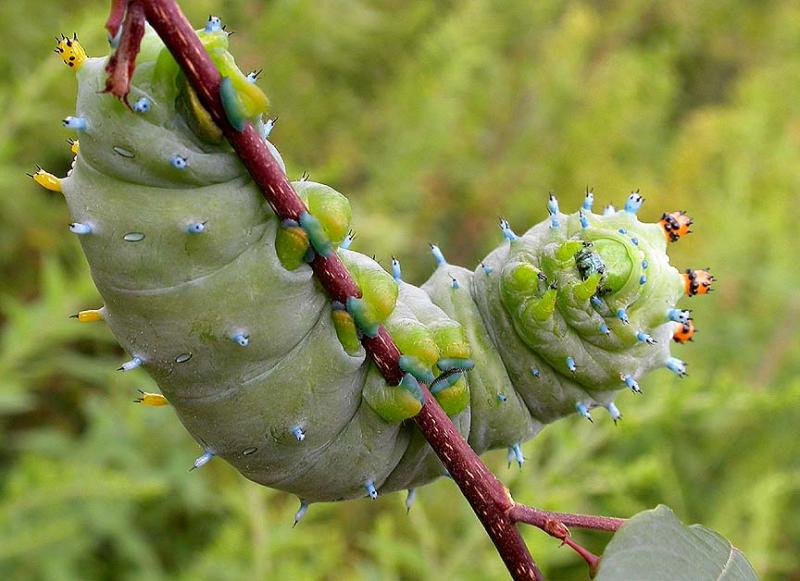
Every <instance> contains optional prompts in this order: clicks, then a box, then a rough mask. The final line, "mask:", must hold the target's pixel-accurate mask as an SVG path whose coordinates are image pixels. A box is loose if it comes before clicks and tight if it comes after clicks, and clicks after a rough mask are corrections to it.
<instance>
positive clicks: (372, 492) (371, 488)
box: [364, 480, 378, 500]
mask: <svg viewBox="0 0 800 581" xmlns="http://www.w3.org/2000/svg"><path fill="white" fill-rule="evenodd" d="M364 488H365V489H366V491H367V494H369V497H370V498H371V499H372V500H375V499H376V498H378V491H377V490H376V489H375V483H374V482H373V481H372V480H367V482H366V483H365V484H364Z"/></svg>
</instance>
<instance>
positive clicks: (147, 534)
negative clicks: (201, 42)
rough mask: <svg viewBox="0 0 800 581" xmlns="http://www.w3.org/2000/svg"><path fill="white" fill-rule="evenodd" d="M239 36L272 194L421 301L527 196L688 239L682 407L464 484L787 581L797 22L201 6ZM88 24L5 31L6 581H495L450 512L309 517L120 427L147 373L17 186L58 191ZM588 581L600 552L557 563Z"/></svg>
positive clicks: (51, 20)
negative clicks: (692, 324) (682, 220)
mask: <svg viewBox="0 0 800 581" xmlns="http://www.w3.org/2000/svg"><path fill="white" fill-rule="evenodd" d="M183 4H184V8H185V9H186V11H187V13H188V14H189V15H190V17H191V18H192V20H193V22H195V23H196V24H197V26H198V27H199V26H200V25H201V24H202V23H203V22H204V21H205V19H206V18H207V16H208V14H209V13H212V12H213V13H215V14H218V15H220V16H221V17H222V18H223V19H224V21H225V22H226V23H227V24H228V26H229V29H232V30H235V31H236V35H235V36H234V37H233V38H232V43H233V47H234V52H235V53H236V54H237V55H238V58H239V61H240V64H241V65H242V67H243V68H245V69H251V68H252V69H254V68H261V67H263V68H264V70H265V72H264V75H263V76H262V80H261V85H262V86H263V87H264V88H265V89H266V90H267V92H268V93H269V95H270V96H271V98H272V103H273V107H274V113H276V114H279V115H280V122H279V123H278V125H277V128H276V130H275V132H274V133H273V138H274V141H275V143H276V144H277V146H278V147H279V148H280V149H281V151H282V153H283V155H284V157H285V158H286V160H287V162H288V166H289V172H290V174H291V175H292V176H293V177H299V176H300V175H301V174H302V173H303V172H306V171H307V172H309V173H310V174H311V177H312V179H315V180H319V181H324V182H326V183H329V184H331V185H332V186H334V187H336V188H337V189H339V190H341V191H342V192H344V193H346V194H347V195H349V196H350V199H351V201H352V204H353V207H354V214H355V228H356V230H357V233H358V239H357V241H356V243H355V245H354V248H355V249H357V250H360V251H362V252H365V253H367V254H373V253H374V254H375V255H376V257H377V258H378V259H379V260H380V261H381V262H382V263H383V264H384V265H388V261H389V258H390V256H391V255H392V254H394V255H396V256H398V257H399V258H400V259H401V260H402V261H403V266H404V272H405V273H406V274H407V278H408V279H410V280H414V281H416V282H421V281H422V280H424V278H425V277H426V276H427V273H428V272H430V270H431V267H432V260H431V258H430V256H429V254H428V252H427V243H428V242H429V241H433V242H436V243H438V244H439V245H440V246H441V247H442V248H443V249H444V250H445V252H446V254H447V255H448V258H449V259H450V261H451V262H455V263H461V264H467V265H474V264H476V263H477V262H478V261H479V260H480V258H481V257H482V256H483V255H484V254H485V253H486V252H488V251H489V250H490V249H491V248H492V247H494V246H495V245H496V244H498V242H499V241H500V233H499V231H498V229H497V227H496V224H497V218H498V216H501V215H502V216H505V217H507V218H509V219H510V220H511V222H512V224H513V226H514V227H515V228H516V229H517V230H523V229H525V228H526V227H527V226H529V225H532V224H534V223H536V222H538V221H540V220H542V219H544V218H545V216H546V210H545V201H546V195H547V192H548V191H550V190H554V191H556V192H557V193H558V196H559V200H560V202H561V206H562V208H564V209H570V208H576V207H577V206H578V204H579V203H580V200H581V199H582V196H583V191H584V189H585V188H586V186H587V185H589V186H592V187H593V188H594V191H595V193H596V198H597V203H598V205H600V206H602V205H605V204H606V203H609V202H616V203H620V202H621V201H622V200H624V197H625V196H626V195H627V194H628V193H629V192H630V191H631V190H632V189H634V188H640V189H641V191H642V193H643V194H644V195H645V197H646V199H647V201H646V204H645V206H644V208H643V210H642V211H641V213H640V216H641V217H642V218H643V219H646V220H650V221H656V220H658V219H659V218H660V216H661V212H662V211H665V210H675V209H685V210H687V211H689V212H690V213H691V215H693V216H694V218H695V223H696V224H695V228H694V229H695V233H693V234H692V235H691V236H689V237H688V238H687V239H684V240H682V241H681V242H679V243H678V244H675V245H673V246H672V247H671V249H670V250H671V255H672V259H673V262H674V263H675V264H676V265H677V266H678V267H679V268H685V267H688V266H695V267H705V266H708V265H710V266H711V267H712V271H713V272H714V274H715V275H716V276H717V277H718V279H719V283H718V285H717V287H716V292H715V293H713V294H712V295H711V296H709V297H695V298H693V299H687V300H686V301H685V305H686V306H687V307H690V308H694V309H695V321H696V324H697V326H698V328H699V333H698V334H697V337H696V340H695V342H694V343H693V344H689V345H687V346H677V347H676V348H675V351H676V352H677V355H678V356H679V357H681V358H683V359H685V360H686V361H688V363H689V365H690V373H691V375H690V377H689V378H687V379H684V380H682V381H679V380H678V379H677V378H675V377H674V376H673V375H672V374H670V373H669V372H668V371H663V372H657V373H654V374H653V375H652V376H650V377H649V378H647V379H646V380H645V381H644V382H643V384H642V386H643V389H644V396H643V397H635V396H633V395H632V394H623V395H621V396H620V398H619V399H618V404H619V405H620V407H621V408H622V410H623V413H624V414H625V417H624V420H623V422H622V423H621V425H619V426H616V427H615V426H614V425H613V424H612V422H611V421H610V420H609V419H608V418H607V417H606V416H602V415H601V414H597V416H598V418H597V421H596V423H595V424H594V425H590V424H589V423H588V422H585V421H584V420H582V419H581V418H579V417H577V416H576V417H574V418H568V419H565V420H562V421H561V422H559V423H557V424H555V425H553V426H551V427H549V428H548V429H546V430H545V432H544V433H543V434H541V435H540V436H539V437H538V438H536V439H535V440H534V441H532V442H529V443H527V444H526V445H525V446H524V451H525V455H526V457H527V462H526V463H525V466H524V468H523V469H522V470H519V469H517V468H516V467H512V468H508V467H507V466H506V463H505V453H504V452H496V453H491V454H488V455H487V461H488V462H489V463H490V465H491V467H492V468H493V469H495V471H496V473H497V474H498V475H499V476H500V477H501V478H502V479H503V480H504V481H505V482H506V483H507V484H508V486H509V487H510V489H511V490H512V492H513V493H514V495H515V496H516V498H517V499H519V500H521V501H525V502H528V503H533V504H535V505H537V506H541V507H545V508H549V509H553V510H563V511H575V512H577V511H583V512H591V513H602V514H614V515H620V516H627V515H632V514H634V513H636V512H638V511H640V510H643V509H645V508H650V507H653V506H655V505H656V504H658V503H662V502H663V503H666V504H669V505H670V506H671V507H672V508H673V509H674V510H675V511H676V512H677V514H678V515H679V516H680V517H681V518H682V519H683V520H684V521H685V522H701V523H704V524H705V525H707V526H709V527H712V528H714V529H716V530H718V531H719V532H721V533H722V534H723V535H725V536H726V537H728V538H729V539H731V540H732V541H733V542H734V543H735V544H736V545H737V546H738V547H740V548H741V549H742V550H743V551H744V552H745V553H746V554H747V555H748V556H749V558H750V559H751V560H752V562H753V564H754V565H755V567H756V568H757V570H758V571H759V572H760V574H761V575H762V576H763V577H764V579H800V564H799V563H800V560H799V559H798V557H797V555H798V554H800V516H798V515H800V510H799V509H800V437H798V435H799V434H798V425H800V408H799V404H800V378H799V374H798V372H800V335H799V334H798V332H797V329H798V325H800V294H799V293H798V288H800V274H798V256H800V254H799V251H798V229H797V224H798V222H799V221H800V98H799V97H800V96H799V95H798V90H799V89H800V4H798V3H797V2H794V1H792V0H775V1H769V0H763V1H758V2H756V1H745V0H694V1H692V2H685V1H683V0H662V1H660V2H657V3H655V2H647V1H644V0H629V1H617V2H609V1H599V0H598V1H594V2H592V1H588V0H585V1H574V2H569V1H557V0H538V1H536V2H533V1H530V0H524V1H523V0H504V1H502V2H496V1H494V0H459V1H448V0H435V1H433V0H372V1H356V0H340V1H337V2H312V1H308V0H275V1H269V2H256V1H254V0H235V1H234V0H226V1H223V0H192V1H191V2H188V1H186V2H183ZM107 5H108V2H106V1H100V0H91V1H89V0H86V1H83V2H79V3H69V2H54V1H45V0H28V1H26V2H2V3H0V44H1V45H2V50H0V71H1V72H2V74H1V75H0V108H2V111H4V115H3V119H2V123H0V223H1V227H0V276H1V277H2V279H1V280H0V443H1V444H2V445H1V446H0V578H3V579H9V580H17V579H25V580H27V579H36V580H38V579H43V580H62V579H63V580H72V579H89V580H94V579H126V580H127V579H130V580H151V579H152V580H156V579H192V580H195V579H214V580H225V579H232V580H234V579H235V580H239V579H365V580H373V579H376V580H377V579H481V580H485V579H505V578H507V577H506V573H505V571H504V569H503V566H502V565H501V563H500V560H499V559H498V558H497V556H496V554H495V553H494V550H493V548H492V547H491V545H490V543H489V541H488V539H487V538H486V536H485V534H484V532H483V530H482V529H481V527H480V526H479V524H478V522H477V521H476V520H475V518H474V517H473V515H472V514H471V512H470V509H469V507H468V505H467V504H466V502H465V501H464V500H463V499H462V497H461V496H460V495H459V493H458V490H457V489H456V487H455V485H454V484H453V483H452V482H451V481H449V480H447V479H442V480H441V481H439V482H437V483H435V484H433V485H431V486H428V487H426V488H425V489H423V490H421V491H420V494H419V495H418V501H417V503H416V505H415V506H414V508H413V510H412V511H411V512H410V514H409V515H406V514H405V508H404V506H403V500H404V499H403V497H402V496H401V495H397V494H394V495H386V496H383V497H381V498H380V499H379V500H377V501H376V502H370V501H369V500H362V501H355V502H349V503H346V504H329V505H318V506H313V507H312V510H311V511H310V513H309V514H308V516H307V517H306V519H305V520H304V521H303V522H302V524H301V525H300V526H298V527H297V528H295V529H293V528H292V526H291V524H292V520H293V514H294V512H295V510H296V509H297V501H296V499H294V498H292V497H289V496H288V495H285V494H283V493H279V492H274V491H271V490H267V489H265V488H261V487H259V486H257V485H255V484H252V483H250V482H248V481H246V480H245V479H244V478H242V477H240V476H239V475H238V474H237V473H236V472H235V471H234V470H233V469H232V468H230V467H229V466H227V465H226V464H225V463H223V462H212V463H211V464H210V465H208V466H207V467H205V468H204V469H203V470H200V471H196V472H192V473H189V472H188V471H187V468H188V467H189V466H190V465H191V462H192V460H193V459H194V458H195V457H196V456H197V455H198V453H199V448H198V447H197V445H196V444H195V443H194V442H193V441H192V440H191V438H190V437H189V436H188V434H187V433H186V432H185V431H184V430H183V429H182V428H181V426H180V425H179V423H178V421H177V420H176V418H175V416H174V414H173V412H172V411H171V410H170V409H169V408H160V409H152V408H143V407H141V406H137V405H134V404H133V403H131V401H132V400H133V399H134V397H135V396H136V389H137V388H143V389H150V390H154V389H155V386H154V385H153V383H152V382H151V381H150V380H149V379H148V377H147V376H146V374H145V373H144V372H135V373H131V374H125V375H121V374H118V373H114V371H113V370H114V369H115V368H116V367H117V366H118V364H119V362H120V361H122V360H123V359H124V358H125V354H124V353H123V352H122V351H121V350H120V348H119V347H118V346H117V345H116V343H115V341H114V339H113V337H112V336H111V335H110V333H109V332H108V330H107V329H105V328H104V326H103V325H102V324H99V325H94V326H93V325H79V324H77V323H75V322H74V321H72V320H70V319H68V316H69V315H70V314H72V313H74V312H76V311H77V310H79V309H81V308H92V307H96V306H98V305H99V304H100V303H99V296H98V295H97V293H96V291H95V290H94V287H93V285H92V283H91V280H90V277H89V273H88V268H87V265H86V263H85V260H84V258H83V256H82V254H81V253H80V251H79V247H78V244H77V243H76V241H75V239H74V237H73V236H72V235H71V234H70V233H69V232H68V230H67V228H66V224H67V223H68V222H69V221H70V219H69V216H68V213H67V211H66V208H65V205H64V203H63V202H62V200H61V199H60V195H59V194H53V193H50V192H46V191H43V190H42V189H39V188H38V187H36V186H35V184H33V183H32V182H31V180H30V179H28V178H27V177H26V176H25V172H26V171H32V170H33V169H34V164H35V163H40V164H41V165H43V166H44V167H45V168H47V169H48V170H50V171H52V172H54V173H56V174H59V175H64V174H65V172H66V170H67V169H68V167H69V163H70V155H69V152H68V148H67V145H66V144H65V142H64V141H65V139H66V138H67V137H70V136H71V135H70V133H68V132H67V131H66V130H64V129H63V128H61V125H60V120H61V119H62V118H63V117H64V116H66V115H69V114H72V113H73V107H74V86H75V83H74V80H73V78H72V75H71V74H70V72H69V70H68V69H66V68H65V67H64V66H63V64H62V63H61V62H60V59H58V58H57V56H56V55H54V54H53V53H52V49H53V47H54V40H53V36H54V35H55V34H57V33H60V32H65V33H72V32H73V31H77V32H78V33H79V35H80V37H81V40H82V41H83V42H84V44H85V46H86V47H87V50H88V52H89V53H90V54H95V55H97V54H104V53H105V52H106V51H107V44H106V41H105V32H104V30H103V28H102V23H103V21H104V19H105V16H106V11H107ZM576 535H577V537H578V538H579V540H581V541H582V542H584V543H585V544H587V545H588V546H590V547H591V548H593V549H594V550H595V551H602V547H603V546H604V543H605V542H607V539H608V536H606V535H603V534H590V533H584V532H576ZM526 538H527V539H528V541H529V544H530V547H531V550H532V552H533V553H534V555H535V556H536V557H537V559H538V560H539V562H540V564H541V565H542V567H543V569H544V571H545V572H546V574H547V576H548V578H550V579H568V580H569V579H586V570H585V566H584V565H583V564H582V562H580V560H579V559H578V558H577V557H576V556H575V555H574V554H572V553H571V552H570V550H569V549H568V548H559V546H558V543H557V542H556V541H554V540H553V539H550V538H548V537H546V536H545V535H543V534H542V533H540V532H538V531H537V530H529V531H526Z"/></svg>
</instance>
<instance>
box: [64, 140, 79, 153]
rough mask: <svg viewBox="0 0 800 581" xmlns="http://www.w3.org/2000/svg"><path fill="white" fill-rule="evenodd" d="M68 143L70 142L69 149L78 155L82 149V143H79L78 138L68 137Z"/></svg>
mask: <svg viewBox="0 0 800 581" xmlns="http://www.w3.org/2000/svg"><path fill="white" fill-rule="evenodd" d="M67 143H69V150H70V151H71V152H72V155H78V152H79V151H80V149H81V146H80V143H78V140H77V139H67Z"/></svg>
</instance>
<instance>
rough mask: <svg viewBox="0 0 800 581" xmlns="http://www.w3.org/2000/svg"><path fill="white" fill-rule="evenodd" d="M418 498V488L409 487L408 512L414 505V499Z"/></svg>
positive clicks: (407, 497) (407, 496)
mask: <svg viewBox="0 0 800 581" xmlns="http://www.w3.org/2000/svg"><path fill="white" fill-rule="evenodd" d="M416 498H417V489H416V488H409V489H408V494H406V513H408V511H410V510H411V507H412V506H413V505H414V500H416Z"/></svg>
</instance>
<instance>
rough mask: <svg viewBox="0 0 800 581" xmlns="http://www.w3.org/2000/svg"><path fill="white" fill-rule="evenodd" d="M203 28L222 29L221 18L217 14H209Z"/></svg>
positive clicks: (206, 29)
mask: <svg viewBox="0 0 800 581" xmlns="http://www.w3.org/2000/svg"><path fill="white" fill-rule="evenodd" d="M204 30H205V31H206V32H219V31H220V30H222V20H220V19H219V17H217V16H209V17H208V22H206V27H205V29H204Z"/></svg>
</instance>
